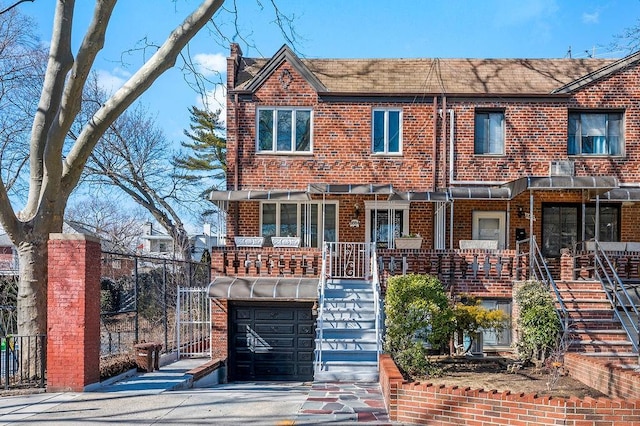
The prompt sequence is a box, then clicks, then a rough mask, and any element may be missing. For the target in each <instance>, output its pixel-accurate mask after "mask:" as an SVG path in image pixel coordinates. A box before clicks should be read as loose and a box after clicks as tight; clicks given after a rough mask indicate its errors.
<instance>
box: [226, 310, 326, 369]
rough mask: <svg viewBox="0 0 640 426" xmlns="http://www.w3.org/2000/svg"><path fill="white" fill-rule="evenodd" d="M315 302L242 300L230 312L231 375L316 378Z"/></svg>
mask: <svg viewBox="0 0 640 426" xmlns="http://www.w3.org/2000/svg"><path fill="white" fill-rule="evenodd" d="M312 306H313V304H312V303H303V302H291V303H274V302H261V303H241V302H235V303H233V304H232V305H231V312H230V313H231V315H229V321H230V324H229V330H230V332H231V335H230V336H229V346H230V347H229V378H230V380H234V381H246V380H295V381H307V380H312V379H313V342H314V337H315V321H314V318H313V316H312V313H311V308H312Z"/></svg>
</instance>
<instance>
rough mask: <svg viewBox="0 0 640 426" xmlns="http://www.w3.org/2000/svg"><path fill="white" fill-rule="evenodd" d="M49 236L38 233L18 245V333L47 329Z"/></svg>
mask: <svg viewBox="0 0 640 426" xmlns="http://www.w3.org/2000/svg"><path fill="white" fill-rule="evenodd" d="M47 253H48V248H47V238H46V236H34V238H31V239H30V241H25V242H23V243H21V244H20V246H19V247H18V261H19V264H20V282H19V285H18V303H17V305H18V306H17V308H18V309H17V310H18V312H17V314H18V318H17V319H18V334H20V335H21V336H36V335H38V334H46V332H47Z"/></svg>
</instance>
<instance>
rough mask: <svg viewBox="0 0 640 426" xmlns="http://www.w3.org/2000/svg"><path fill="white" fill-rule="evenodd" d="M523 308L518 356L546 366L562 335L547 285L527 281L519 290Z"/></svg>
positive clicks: (518, 301) (521, 307) (517, 294)
mask: <svg viewBox="0 0 640 426" xmlns="http://www.w3.org/2000/svg"><path fill="white" fill-rule="evenodd" d="M515 300H516V303H517V304H518V306H519V311H520V315H519V317H518V329H519V331H520V333H519V336H518V343H517V345H516V348H517V350H518V356H519V357H520V359H522V360H524V361H530V362H533V363H534V364H536V365H542V364H544V361H545V359H546V358H547V356H548V355H549V353H550V352H551V351H552V350H553V348H555V347H556V345H557V341H558V338H559V336H560V330H561V326H560V319H559V318H558V314H557V313H556V307H555V303H554V301H553V298H552V297H551V294H550V293H549V290H548V289H547V288H546V286H545V285H544V284H542V283H540V282H538V281H525V282H524V283H523V284H522V285H521V286H520V287H519V288H518V289H517V291H516V294H515Z"/></svg>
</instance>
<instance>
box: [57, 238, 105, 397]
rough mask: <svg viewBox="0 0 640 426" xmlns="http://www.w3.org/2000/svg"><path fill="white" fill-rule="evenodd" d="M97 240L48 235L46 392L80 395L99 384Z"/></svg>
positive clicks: (98, 261) (99, 251) (99, 257)
mask: <svg viewBox="0 0 640 426" xmlns="http://www.w3.org/2000/svg"><path fill="white" fill-rule="evenodd" d="M101 255H102V252H101V249H100V240H99V239H97V238H95V237H92V236H89V235H82V234H51V235H50V236H49V263H48V265H49V283H48V290H47V295H48V306H47V390H48V391H50V392H62V391H73V392H82V391H83V390H84V388H85V386H87V385H89V384H92V383H97V382H99V381H100V262H101Z"/></svg>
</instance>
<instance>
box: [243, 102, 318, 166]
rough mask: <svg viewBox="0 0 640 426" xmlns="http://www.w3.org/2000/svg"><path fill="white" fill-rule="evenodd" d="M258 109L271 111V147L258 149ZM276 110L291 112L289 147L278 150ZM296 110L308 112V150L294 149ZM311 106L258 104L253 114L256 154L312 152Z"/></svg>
mask: <svg viewBox="0 0 640 426" xmlns="http://www.w3.org/2000/svg"><path fill="white" fill-rule="evenodd" d="M260 111H271V123H272V125H273V128H272V145H271V149H265V150H261V149H260ZM278 111H290V112H291V148H292V149H290V150H279V149H277V146H278V120H277V117H276V114H277V112H278ZM297 111H308V112H309V120H310V121H311V124H310V128H309V150H308V151H297V150H295V141H296V126H295V116H296V113H297ZM313 121H314V114H313V107H311V106H308V107H306V106H300V107H289V106H285V107H276V106H258V107H256V115H255V132H256V133H255V152H256V154H286V155H310V154H313Z"/></svg>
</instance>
